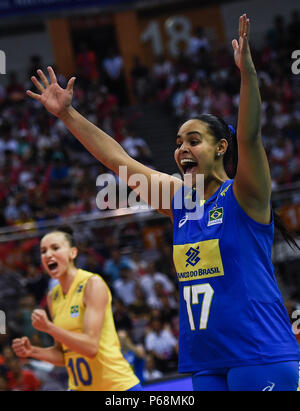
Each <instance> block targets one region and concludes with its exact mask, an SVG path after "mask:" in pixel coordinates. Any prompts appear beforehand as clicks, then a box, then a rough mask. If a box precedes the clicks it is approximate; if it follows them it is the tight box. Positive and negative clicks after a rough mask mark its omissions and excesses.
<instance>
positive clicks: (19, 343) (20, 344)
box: [12, 337, 32, 358]
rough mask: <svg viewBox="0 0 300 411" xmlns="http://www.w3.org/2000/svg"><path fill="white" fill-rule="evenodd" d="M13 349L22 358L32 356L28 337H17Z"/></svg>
mask: <svg viewBox="0 0 300 411" xmlns="http://www.w3.org/2000/svg"><path fill="white" fill-rule="evenodd" d="M12 349H13V350H14V352H15V354H16V355H17V356H18V357H21V358H27V357H31V354H32V351H31V344H30V341H29V339H28V338H27V337H22V338H16V339H14V340H13V342H12Z"/></svg>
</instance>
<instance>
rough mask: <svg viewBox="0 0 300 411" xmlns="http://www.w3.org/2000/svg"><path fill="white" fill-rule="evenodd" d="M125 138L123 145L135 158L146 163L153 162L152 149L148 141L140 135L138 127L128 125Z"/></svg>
mask: <svg viewBox="0 0 300 411" xmlns="http://www.w3.org/2000/svg"><path fill="white" fill-rule="evenodd" d="M124 134H125V138H124V140H123V141H122V143H121V145H122V147H123V148H124V150H126V152H127V153H128V154H129V155H130V156H131V157H133V158H134V159H135V160H137V161H140V162H141V163H143V164H145V165H149V164H152V163H153V160H152V153H151V150H150V148H149V146H148V144H147V143H146V141H145V140H144V139H143V138H141V137H138V136H137V134H136V129H135V128H134V127H132V126H128V127H127V129H126V130H125V133H124Z"/></svg>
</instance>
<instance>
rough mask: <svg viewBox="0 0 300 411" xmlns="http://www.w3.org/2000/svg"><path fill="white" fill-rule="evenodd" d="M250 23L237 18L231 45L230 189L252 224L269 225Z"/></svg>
mask: <svg viewBox="0 0 300 411" xmlns="http://www.w3.org/2000/svg"><path fill="white" fill-rule="evenodd" d="M249 32H250V21H249V19H248V18H247V16H246V14H244V15H243V16H241V17H240V21H239V40H238V41H237V40H233V41H232V47H233V50H234V59H235V63H236V65H237V67H238V68H239V70H240V73H241V88H240V103H239V114H238V126H237V141H238V166H237V172H236V177H235V181H234V184H233V189H234V193H235V196H236V198H237V200H238V202H239V204H240V205H241V207H242V208H243V209H244V210H245V211H246V212H247V214H248V215H249V216H250V217H252V218H253V219H254V220H256V221H258V222H261V223H264V224H267V223H269V222H270V198H271V177H270V169H269V164H268V160H267V156H266V153H265V150H264V147H263V143H262V138H261V97H260V92H259V87H258V80H257V74H256V70H255V67H254V64H253V61H252V57H251V52H250V47H249V41H248V40H249V39H248V37H249Z"/></svg>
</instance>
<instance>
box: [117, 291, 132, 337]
mask: <svg viewBox="0 0 300 411" xmlns="http://www.w3.org/2000/svg"><path fill="white" fill-rule="evenodd" d="M113 314H114V320H115V326H116V329H117V330H127V331H129V332H130V331H131V329H132V321H131V318H130V316H129V315H128V309H127V307H126V306H125V304H124V303H123V301H122V300H121V298H117V297H115V298H113Z"/></svg>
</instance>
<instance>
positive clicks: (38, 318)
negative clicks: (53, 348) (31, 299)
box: [31, 309, 50, 333]
mask: <svg viewBox="0 0 300 411" xmlns="http://www.w3.org/2000/svg"><path fill="white" fill-rule="evenodd" d="M31 322H32V325H33V327H34V328H35V329H36V330H39V331H42V332H45V333H46V332H48V329H49V324H50V321H49V320H48V317H47V314H46V311H44V310H40V309H38V310H34V311H33V313H32V315H31Z"/></svg>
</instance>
